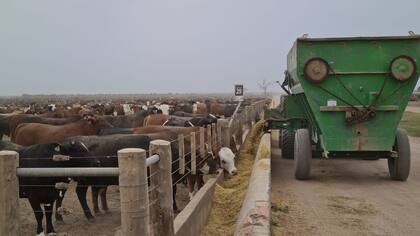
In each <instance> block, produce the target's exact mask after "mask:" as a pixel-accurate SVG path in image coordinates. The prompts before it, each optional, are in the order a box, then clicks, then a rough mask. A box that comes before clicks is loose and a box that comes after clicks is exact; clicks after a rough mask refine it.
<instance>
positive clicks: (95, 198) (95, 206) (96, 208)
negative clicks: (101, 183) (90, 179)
mask: <svg viewBox="0 0 420 236" xmlns="http://www.w3.org/2000/svg"><path fill="white" fill-rule="evenodd" d="M99 190H100V187H96V186H92V204H93V212H94V213H95V215H99V214H100V213H101V212H100V211H99V203H98V196H99Z"/></svg>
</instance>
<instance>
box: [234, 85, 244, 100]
mask: <svg viewBox="0 0 420 236" xmlns="http://www.w3.org/2000/svg"><path fill="white" fill-rule="evenodd" d="M243 100H244V85H243V84H236V85H235V101H237V102H242V101H243Z"/></svg>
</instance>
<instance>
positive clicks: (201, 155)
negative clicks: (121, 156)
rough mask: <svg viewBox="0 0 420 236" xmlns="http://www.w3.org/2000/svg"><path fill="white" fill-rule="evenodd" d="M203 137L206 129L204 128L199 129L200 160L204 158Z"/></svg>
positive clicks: (204, 146)
mask: <svg viewBox="0 0 420 236" xmlns="http://www.w3.org/2000/svg"><path fill="white" fill-rule="evenodd" d="M205 135H206V129H205V128H204V127H200V157H201V158H202V160H204V159H205V158H206V143H205V137H206V136H205Z"/></svg>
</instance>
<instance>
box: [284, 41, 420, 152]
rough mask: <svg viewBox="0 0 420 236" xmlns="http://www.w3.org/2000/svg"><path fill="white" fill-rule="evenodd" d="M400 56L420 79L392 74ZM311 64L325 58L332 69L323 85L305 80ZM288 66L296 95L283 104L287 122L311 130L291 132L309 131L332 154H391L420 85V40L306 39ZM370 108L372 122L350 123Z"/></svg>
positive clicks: (292, 53)
mask: <svg viewBox="0 0 420 236" xmlns="http://www.w3.org/2000/svg"><path fill="white" fill-rule="evenodd" d="M401 55H406V56H409V57H410V58H412V59H414V61H415V64H416V71H415V75H414V76H413V78H411V79H408V80H406V81H399V80H396V79H395V78H393V77H392V75H391V71H390V63H391V61H392V60H393V59H394V58H396V57H398V56H401ZM312 58H322V59H323V60H325V61H326V62H327V63H328V64H329V66H330V68H331V69H330V71H329V73H328V75H327V77H326V79H325V80H323V81H321V82H317V83H314V82H312V81H310V80H308V79H307V78H305V75H304V67H305V64H306V63H307V62H308V60H309V59H312ZM287 66H288V73H289V74H290V77H291V79H290V80H289V82H288V85H289V87H290V91H291V95H288V96H286V98H285V99H284V102H283V104H284V108H283V111H281V112H280V113H281V116H282V119H284V120H288V119H290V118H293V116H299V117H303V118H304V119H305V120H306V121H307V127H292V129H298V128H309V129H310V130H311V131H312V132H311V134H312V135H311V137H312V140H313V142H314V143H316V144H318V147H323V149H324V151H328V152H353V151H363V152H365V151H391V150H392V146H393V145H394V141H395V133H396V129H397V126H398V123H399V121H400V119H401V116H402V114H403V112H404V110H405V108H406V106H407V103H408V100H409V97H410V95H411V94H412V91H413V89H414V87H415V85H416V83H417V80H418V76H419V68H420V37H419V36H407V37H369V38H333V39H308V38H302V39H298V40H297V41H296V42H295V44H294V46H293V48H292V49H291V50H290V52H289V54H288V65H287ZM289 101H290V102H289ZM365 108H370V110H372V111H373V112H372V115H371V116H369V117H368V118H366V119H365V120H364V121H361V122H359V121H356V122H350V123H349V122H346V118H347V119H351V118H352V117H353V116H354V111H355V110H365ZM352 111H353V113H352ZM295 126H296V123H295ZM297 126H299V124H297Z"/></svg>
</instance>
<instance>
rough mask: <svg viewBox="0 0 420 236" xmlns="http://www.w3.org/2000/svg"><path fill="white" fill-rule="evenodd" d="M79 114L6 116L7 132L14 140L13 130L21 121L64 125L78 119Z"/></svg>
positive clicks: (13, 140) (79, 117)
mask: <svg viewBox="0 0 420 236" xmlns="http://www.w3.org/2000/svg"><path fill="white" fill-rule="evenodd" d="M81 118H82V117H81V116H73V117H68V118H47V117H42V116H37V115H29V114H18V115H13V116H10V117H9V118H8V123H9V132H10V138H11V140H12V142H15V137H14V134H15V130H16V128H17V127H18V126H19V125H20V124H22V123H41V124H49V125H64V124H68V123H73V122H75V121H78V120H80V119H81Z"/></svg>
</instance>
